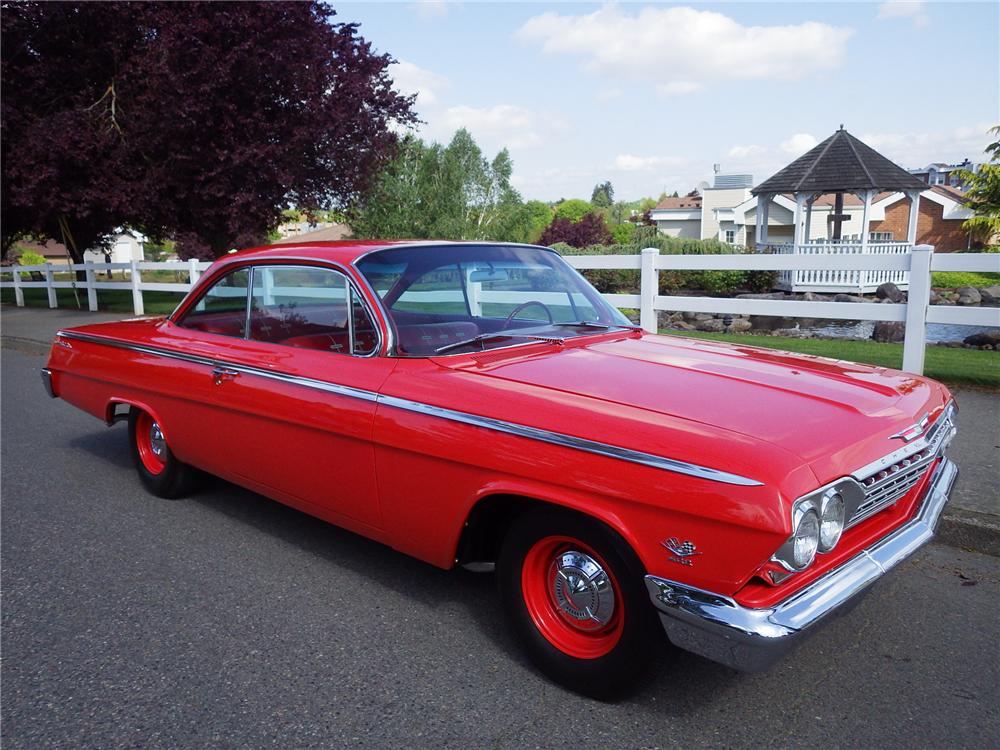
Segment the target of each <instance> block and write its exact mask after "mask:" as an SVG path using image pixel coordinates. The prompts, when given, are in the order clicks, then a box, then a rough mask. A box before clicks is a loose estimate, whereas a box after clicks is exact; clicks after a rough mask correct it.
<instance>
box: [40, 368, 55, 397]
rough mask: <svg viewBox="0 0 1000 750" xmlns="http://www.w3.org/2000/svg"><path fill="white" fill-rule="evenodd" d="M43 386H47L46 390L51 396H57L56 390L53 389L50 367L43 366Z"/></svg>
mask: <svg viewBox="0 0 1000 750" xmlns="http://www.w3.org/2000/svg"><path fill="white" fill-rule="evenodd" d="M41 375H42V386H43V387H44V388H45V392H46V393H47V394H49V398H57V396H56V392H55V391H54V390H52V371H51V370H50V369H49V368H48V367H43V368H42V372H41Z"/></svg>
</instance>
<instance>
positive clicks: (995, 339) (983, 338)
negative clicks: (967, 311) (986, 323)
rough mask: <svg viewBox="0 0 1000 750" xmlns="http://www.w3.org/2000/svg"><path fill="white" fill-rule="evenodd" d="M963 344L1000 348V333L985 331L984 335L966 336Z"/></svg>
mask: <svg viewBox="0 0 1000 750" xmlns="http://www.w3.org/2000/svg"><path fill="white" fill-rule="evenodd" d="M962 343H963V344H969V345H971V346H991V347H993V348H996V347H997V346H1000V331H984V332H983V333H974V334H972V335H971V336H966V337H965V338H964V339H962Z"/></svg>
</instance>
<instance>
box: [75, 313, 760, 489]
mask: <svg viewBox="0 0 1000 750" xmlns="http://www.w3.org/2000/svg"><path fill="white" fill-rule="evenodd" d="M57 336H62V337H64V338H69V339H77V340H79V341H89V342H91V343H95V344H103V345H105V346H112V347H115V348H118V349H128V350H131V351H136V352H140V353H142V354H151V355H157V356H163V357H170V358H173V359H178V360H182V361H186V362H193V363H195V364H202V365H206V366H208V367H213V368H215V367H219V366H225V367H227V368H231V369H233V370H235V371H237V372H242V373H246V374H248V375H257V376H259V377H263V378H268V379H270V380H277V381H279V382H285V383H292V384H294V385H301V386H303V387H305V388H313V389H315V390H320V391H326V392H328V393H335V394H337V395H340V396H349V397H351V398H358V399H361V400H363V401H375V402H377V403H378V404H384V405H385V406H389V407H392V408H395V409H402V410H404V411H410V412H415V413H419V414H426V415H429V416H433V417H438V418H440V419H447V420H449V421H452V422H461V423H462V424H468V425H473V426H475V427H483V428H486V429H488V430H493V431H495V432H504V433H507V434H510V435H516V436H518V437H524V438H528V439H529V440H538V441H540V442H543V443H550V444H552V445H559V446H562V447H564V448H572V449H574V450H579V451H583V452H585V453H592V454H594V455H598V456H606V457H608V458H617V459H619V460H622V461H628V462H630V463H635V464H641V465H643V466H650V467H652V468H654V469H662V470H664V471H670V472H674V473H675V474H685V475H687V476H692V477H697V478H699V479H707V480H710V481H713V482H722V483H724V484H735V485H740V486H744V487H759V486H762V485H763V482H758V481H757V480H755V479H748V478H747V477H742V476H739V475H738V474H730V473H728V472H725V471H720V470H718V469H712V468H709V467H707V466H699V465H697V464H691V463H686V462H684V461H676V460H674V459H672V458H665V457H663V456H656V455H653V454H651V453H643V452H642V451H636V450H632V449H630V448H621V447H618V446H615V445H608V444H607V443H599V442H597V441H595V440H587V439H586V438H579V437H574V436H572V435H565V434H563V433H559V432H550V431H549V430H543V429H540V428H538V427H528V426H527V425H519V424H515V423H513V422H506V421H503V420H500V419H493V418H491V417H483V416H479V415H476V414H469V413H467V412H461V411H455V410H453V409H446V408H444V407H440V406H432V405H430V404H424V403H420V402H418V401H410V400H408V399H403V398H397V397H396V396H386V395H382V394H378V393H375V392H374V391H367V390H362V389H360V388H352V387H350V386H346V385H339V384H336V383H328V382H326V381H323V380H314V379H313V378H306V377H302V376H299V375H289V374H286V373H280V372H272V371H270V370H263V369H260V368H257V367H252V366H250V365H244V364H240V363H234V362H231V361H229V360H222V359H217V358H209V357H202V356H200V355H196V354H187V353H184V352H176V351H171V350H169V349H160V348H159V347H153V346H145V345H142V344H130V343H126V342H124V341H119V340H116V339H110V338H105V337H103V336H93V335H91V334H86V333H79V332H76V331H59V333H58V334H57Z"/></svg>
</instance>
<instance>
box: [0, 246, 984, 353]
mask: <svg viewBox="0 0 1000 750" xmlns="http://www.w3.org/2000/svg"><path fill="white" fill-rule="evenodd" d="M565 259H566V261H567V262H569V264H570V265H572V266H573V267H574V268H577V269H580V270H593V269H614V270H632V271H635V270H638V271H639V272H640V283H639V294H606V295H604V297H605V299H607V300H608V301H609V302H610V303H611V304H613V305H615V306H616V307H622V308H629V309H637V310H639V320H640V324H641V325H642V327H643V328H644V329H646V330H647V331H654V332H655V331H656V327H657V326H656V312H657V310H670V311H675V312H695V313H699V312H704V313H729V314H732V315H774V316H780V317H806V318H827V319H837V320H885V321H895V322H901V323H905V324H906V332H905V339H904V344H903V369H904V370H908V371H910V372H916V373H920V372H922V371H923V365H924V348H925V345H926V335H927V334H926V327H927V324H928V323H947V324H953V325H972V326H1000V309H998V308H995V307H987V308H971V307H953V306H941V305H934V306H931V305H930V304H929V303H930V292H931V271H976V272H985V273H1000V254H990V253H984V254H959V253H949V254H942V255H935V254H934V251H933V248H932V247H930V246H929V245H918V246H916V247H915V248H913V250H912V252H907V253H905V254H902V253H897V252H891V253H890V252H887V253H871V254H865V255H860V254H857V253H843V254H802V255H799V254H796V255H786V254H768V255H763V254H760V255H660V252H659V251H658V250H656V249H655V248H646V249H645V250H643V251H642V252H641V253H640V254H639V255H571V256H566V258H565ZM208 265H209V264H208V263H204V262H199V261H194V260H191V261H174V262H164V263H152V262H145V261H133V262H131V263H74V264H72V265H70V266H53V265H52V264H50V263H46V264H45V265H43V266H16V267H14V266H12V267H8V268H3V269H0V287H2V288H13V289H14V297H15V302H16V303H17V305H18V306H24V289H31V288H44V289H46V291H47V292H48V302H49V307H57V306H58V298H57V296H56V290H57V289H69V288H76V289H82V290H86V292H87V303H88V308H89V309H90V310H92V311H96V310H97V292H98V291H99V290H102V289H104V290H106V289H127V290H131V292H132V304H133V309H134V311H135V314H136V315H142V314H144V311H145V308H144V305H143V299H142V293H143V292H144V291H163V292H177V293H182V294H183V293H185V292H188V291H190V289H191V287H192V286H193V285H194V284H195V283H196V282H197V280H198V277H199V276H200V274H201V273H202V272H203V271H204V270H205V269H206V268H207V267H208ZM719 270H729V271H780V272H789V273H790V272H796V273H798V272H806V273H808V272H813V271H822V272H826V273H852V272H853V273H871V274H897V273H903V274H908V275H909V280H910V288H909V299H908V301H907V303H905V304H881V303H868V302H856V303H845V302H813V301H803V300H771V299H732V298H725V297H679V296H667V295H661V294H660V293H659V274H660V271H719ZM63 271H74V272H75V271H83V272H84V274H85V280H84V281H77V280H62V279H60V280H56V279H55V278H54V275H55V273H56V272H63ZM102 271H122V272H124V274H123V275H126V276H127V277H128V278H127V280H123V281H101V280H99V278H98V274H99V273H100V272H102ZM142 271H176V272H180V273H181V274H183V273H184V272H186V273H187V281H177V282H164V281H143V280H142V273H141V272H142ZM32 273H34V274H40V275H42V276H43V277H44V278H43V279H42V280H31V279H25V278H23V275H24V274H32ZM4 277H11V278H10V279H7V278H4ZM484 301H490V300H484Z"/></svg>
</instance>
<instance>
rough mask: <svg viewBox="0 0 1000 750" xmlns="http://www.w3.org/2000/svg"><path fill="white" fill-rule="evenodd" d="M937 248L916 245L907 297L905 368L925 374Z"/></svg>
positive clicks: (912, 252) (912, 255) (913, 252)
mask: <svg viewBox="0 0 1000 750" xmlns="http://www.w3.org/2000/svg"><path fill="white" fill-rule="evenodd" d="M933 256H934V247H933V246H931V245H916V246H914V248H913V250H912V251H911V253H910V288H909V291H908V292H907V298H906V338H904V339H903V369H904V370H906V371H907V372H913V373H916V374H917V375H922V374H923V372H924V349H925V347H926V346H927V306H928V305H929V304H930V301H931V258H932V257H933Z"/></svg>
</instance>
